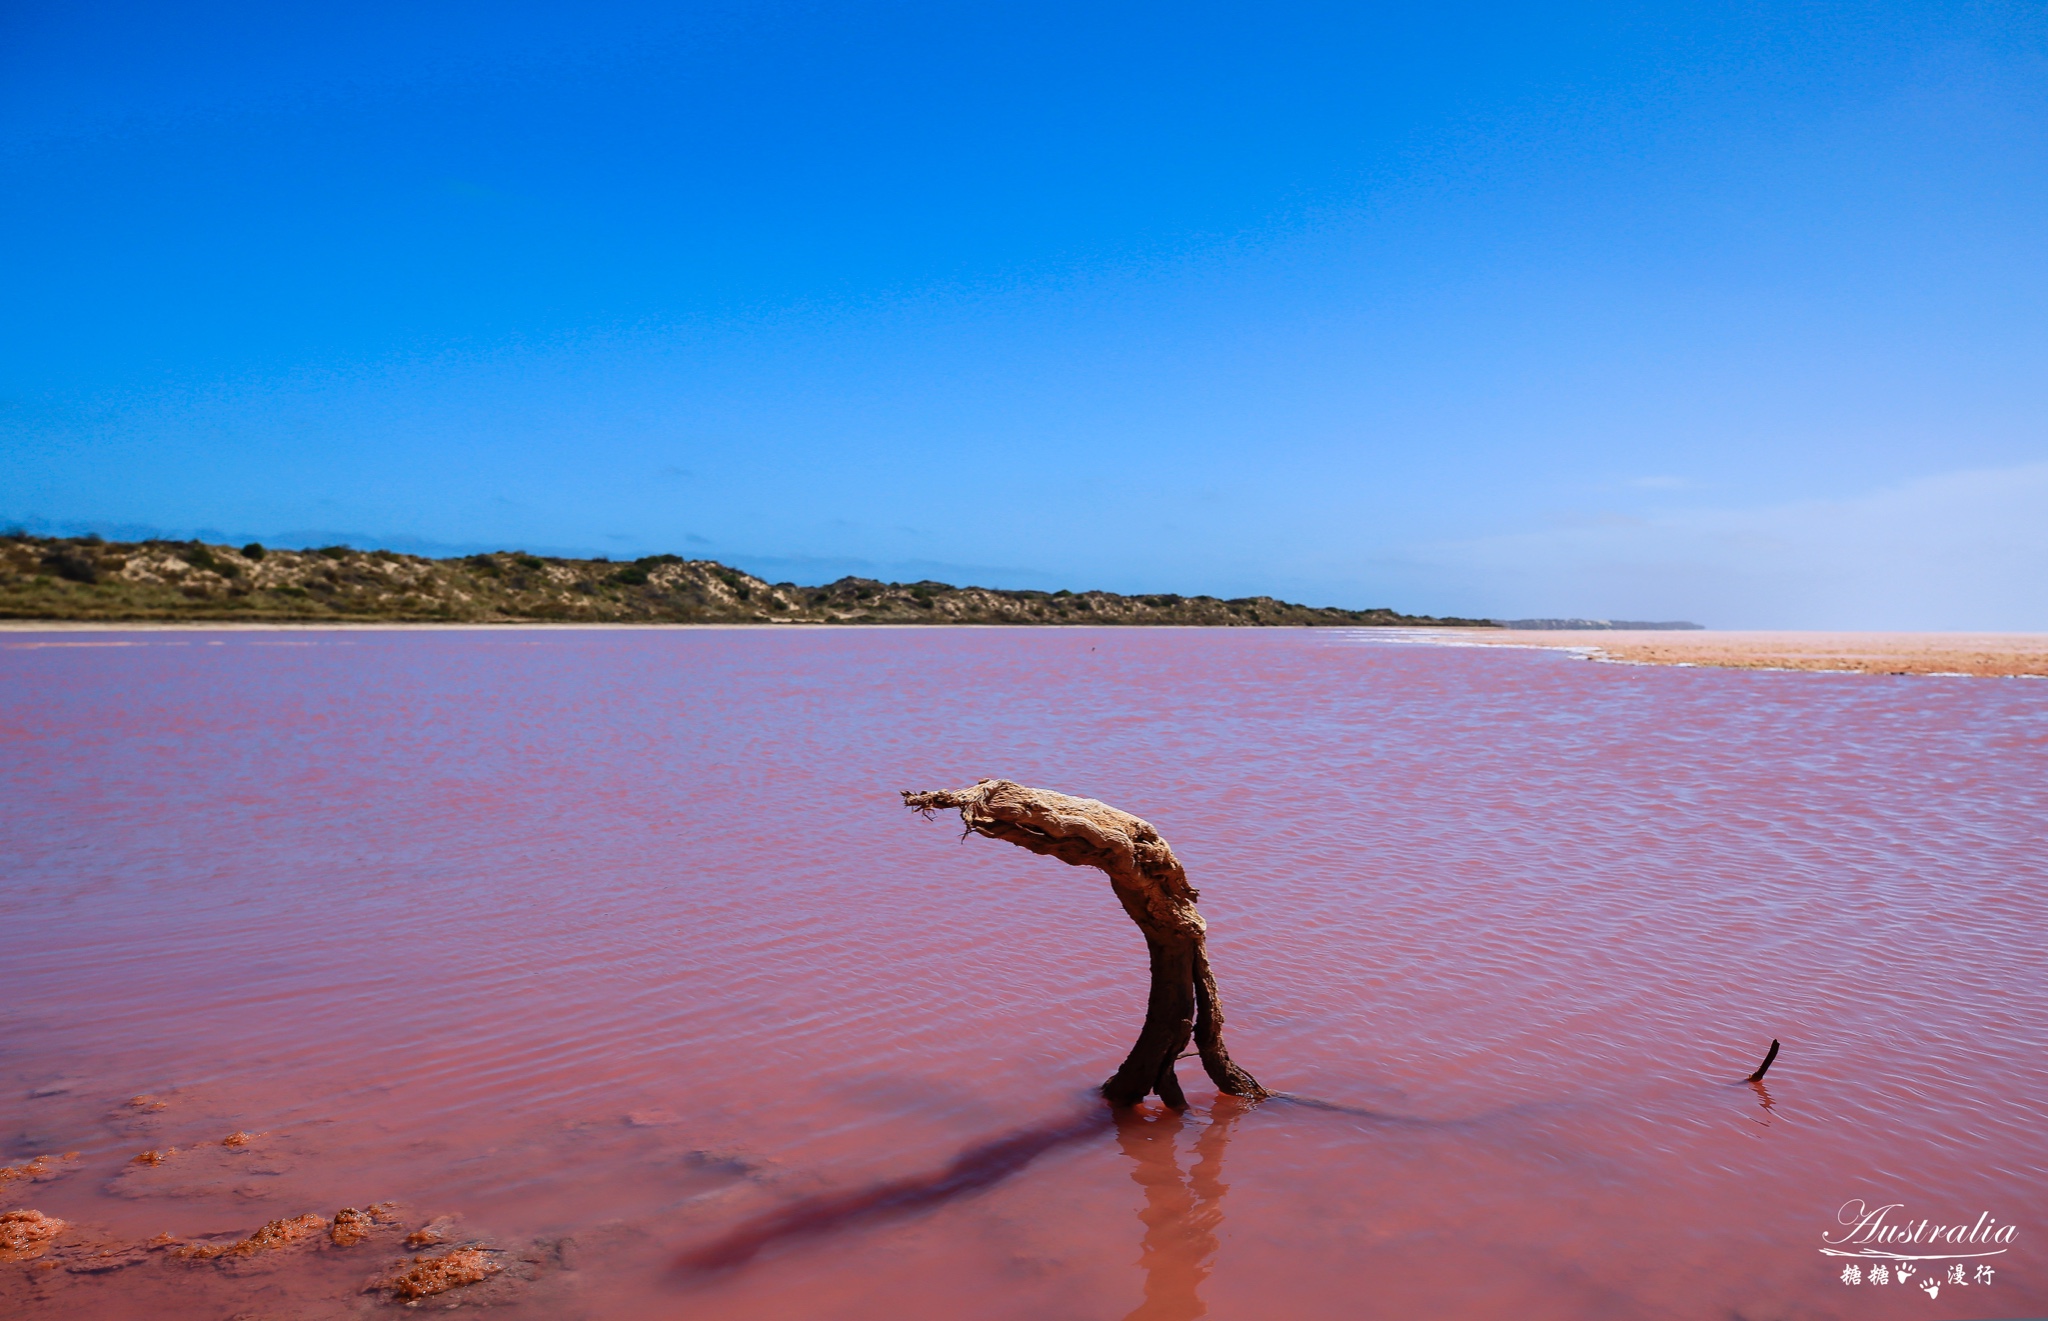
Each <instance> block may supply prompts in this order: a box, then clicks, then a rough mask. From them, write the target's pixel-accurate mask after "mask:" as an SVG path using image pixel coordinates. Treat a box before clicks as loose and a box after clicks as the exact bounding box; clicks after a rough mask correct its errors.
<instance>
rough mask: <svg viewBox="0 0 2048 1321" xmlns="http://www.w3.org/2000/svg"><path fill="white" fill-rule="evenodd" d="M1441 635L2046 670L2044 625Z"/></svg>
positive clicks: (1793, 659) (1840, 666)
mask: <svg viewBox="0 0 2048 1321" xmlns="http://www.w3.org/2000/svg"><path fill="white" fill-rule="evenodd" d="M1442 636H1444V637H1445V639H1446V640H1450V639H1452V638H1455V639H1456V641H1458V642H1463V643H1481V644H1485V645H1490V646H1512V647H1557V648H1561V649H1565V650H1572V651H1580V652H1584V653H1585V654H1586V655H1588V656H1589V657H1591V658H1592V659H1595V660H1608V661H1631V662H1634V663H1636V664H1641V665H1715V666H1725V667H1729V668H1734V669H1744V670H1832V671H1847V672H1852V673H1859V674H1969V675H1979V676H1985V677H2009V676H2014V675H2033V676H2038V677H2044V678H2048V633H1765V632H1748V633H1740V632H1725V633H1724V632H1717V631H1713V630H1709V631H1706V632H1691V631H1685V632H1665V631H1662V630H1654V631H1653V630H1641V631H1635V630H1620V629H1617V630H1615V631H1613V632H1596V631H1592V630H1587V631H1583V632H1582V631H1578V630H1557V631H1549V630H1535V629H1530V630H1521V629H1502V630H1500V631H1498V632H1496V631H1492V630H1486V631H1480V630H1471V631H1467V630H1462V629H1461V630H1459V631H1458V632H1457V633H1456V634H1450V633H1448V632H1447V633H1445V634H1443V635H1442Z"/></svg>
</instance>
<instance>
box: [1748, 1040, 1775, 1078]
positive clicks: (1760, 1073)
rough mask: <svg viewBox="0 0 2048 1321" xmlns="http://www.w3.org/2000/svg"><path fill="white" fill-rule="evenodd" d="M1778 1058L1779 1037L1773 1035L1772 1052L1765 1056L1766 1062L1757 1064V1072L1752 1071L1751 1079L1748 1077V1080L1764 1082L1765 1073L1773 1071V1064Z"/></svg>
mask: <svg viewBox="0 0 2048 1321" xmlns="http://www.w3.org/2000/svg"><path fill="white" fill-rule="evenodd" d="M1777 1058H1778V1039H1777V1038H1776V1037H1772V1038H1771V1052H1770V1054H1768V1055H1766V1056H1764V1062H1763V1063H1762V1064H1759V1065H1757V1066H1756V1072H1755V1073H1752V1074H1750V1075H1749V1079H1748V1081H1750V1082H1762V1081H1763V1080H1764V1075H1765V1074H1767V1073H1769V1072H1770V1071H1771V1065H1772V1063H1773V1062H1775V1061H1776V1060H1777Z"/></svg>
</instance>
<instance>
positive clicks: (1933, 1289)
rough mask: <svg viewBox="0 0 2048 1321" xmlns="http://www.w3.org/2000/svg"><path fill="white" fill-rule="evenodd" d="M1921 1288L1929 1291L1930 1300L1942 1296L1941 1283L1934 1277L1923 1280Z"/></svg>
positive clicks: (1930, 1276)
mask: <svg viewBox="0 0 2048 1321" xmlns="http://www.w3.org/2000/svg"><path fill="white" fill-rule="evenodd" d="M1920 1287H1921V1288H1923V1289H1925V1290H1926V1291H1927V1296H1928V1297H1929V1298H1939V1297H1940V1296H1941V1281H1940V1280H1937V1279H1935V1278H1934V1277H1933V1276H1932V1275H1929V1276H1926V1277H1925V1278H1923V1279H1922V1280H1921V1281H1920Z"/></svg>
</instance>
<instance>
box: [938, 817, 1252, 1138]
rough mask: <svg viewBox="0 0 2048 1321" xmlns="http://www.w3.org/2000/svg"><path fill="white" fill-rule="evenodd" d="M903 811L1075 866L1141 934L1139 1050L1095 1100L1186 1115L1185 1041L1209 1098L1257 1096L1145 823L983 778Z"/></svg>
mask: <svg viewBox="0 0 2048 1321" xmlns="http://www.w3.org/2000/svg"><path fill="white" fill-rule="evenodd" d="M903 804H904V806H906V807H909V808H912V809H914V810H916V811H919V812H923V813H924V814H925V815H926V816H930V815H931V813H932V812H933V811H935V810H939V809H942V808H957V809H959V812H960V819H961V820H962V821H963V822H965V823H966V826H967V829H968V831H969V832H970V833H973V834H977V835H987V836H988V837H989V838H990V839H1000V840H1006V841H1008V842H1009V843H1011V844H1015V845H1017V846H1018V847H1020V848H1027V849H1030V850H1031V851H1032V852H1033V853H1043V854H1045V855H1046V856H1047V857H1052V858H1058V859H1059V860H1060V861H1061V862H1064V863H1067V864H1068V865H1069V866H1074V867H1096V868H1100V869H1101V870H1102V871H1103V872H1104V873H1105V874H1107V875H1108V877H1109V881H1110V885H1111V887H1112V888H1113V889H1115V891H1116V897H1117V899H1118V900H1119V901H1120V902H1121V903H1122V904H1123V906H1124V911H1125V912H1126V913H1128V914H1130V917H1131V920H1132V921H1133V922H1136V923H1137V924H1138V930H1140V931H1141V932H1143V933H1144V935H1145V945H1146V948H1147V949H1148V950H1149V951H1150V952H1151V956H1152V994H1151V997H1150V999H1149V1000H1148V1002H1147V1003H1146V1006H1145V1026H1144V1028H1143V1029H1142V1030H1141V1031H1140V1032H1139V1034H1138V1042H1137V1044H1136V1045H1134V1046H1132V1047H1131V1053H1130V1055H1129V1056H1128V1057H1127V1058H1126V1059H1125V1060H1124V1063H1123V1067H1122V1068H1120V1069H1118V1070H1117V1071H1116V1074H1115V1076H1114V1077H1112V1078H1111V1079H1110V1080H1109V1081H1108V1082H1106V1083H1104V1084H1102V1094H1103V1095H1104V1096H1106V1097H1108V1098H1109V1100H1110V1101H1112V1102H1114V1103H1116V1104H1118V1105H1135V1104H1136V1103H1138V1102H1139V1101H1142V1100H1144V1099H1145V1097H1146V1096H1147V1095H1149V1094H1150V1093H1152V1092H1155V1091H1156V1092H1158V1093H1159V1098H1160V1099H1161V1100H1162V1101H1165V1102H1166V1103H1167V1104H1168V1105H1170V1106H1172V1107H1173V1108H1175V1109H1176V1110H1179V1109H1185V1108H1186V1107H1187V1098H1186V1097H1185V1096H1183V1095H1182V1094H1181V1090H1180V1082H1179V1081H1178V1080H1177V1079H1176V1078H1175V1077H1174V1076H1173V1062H1174V1060H1175V1059H1177V1058H1178V1057H1179V1056H1180V1053H1181V1051H1183V1050H1184V1049H1186V1048H1187V1044H1188V1040H1189V1038H1190V1037H1192V1038H1193V1040H1194V1043H1195V1048H1196V1050H1197V1051H1198V1052H1200V1054H1201V1057H1202V1067H1203V1068H1204V1069H1206V1070H1207V1071H1208V1074H1209V1077H1210V1079H1211V1080H1213V1081H1214V1082H1215V1084H1216V1086H1217V1088H1218V1090H1220V1091H1223V1092H1225V1093H1228V1094H1229V1095H1232V1096H1243V1097H1250V1098H1253V1099H1257V1098H1259V1097H1262V1096H1266V1095H1267V1094H1268V1093H1267V1091H1266V1089H1265V1088H1263V1087H1261V1086H1259V1084H1258V1081H1257V1080H1256V1079H1254V1078H1253V1077H1252V1076H1251V1075H1250V1074H1249V1073H1246V1072H1245V1071H1244V1070H1243V1069H1241V1068H1239V1067H1238V1066H1237V1065H1235V1064H1233V1063H1231V1060H1230V1053H1229V1052H1228V1051H1226V1050H1225V1049H1224V1048H1223V1006H1222V1004H1221V1003H1220V1002H1219V1001H1218V1000H1217V996H1216V978H1215V977H1214V975H1212V974H1211V973H1210V971H1209V955H1208V951H1207V949H1206V948H1205V946H1204V942H1203V933H1204V932H1205V931H1206V930H1207V928H1206V926H1205V924H1204V923H1203V921H1202V915H1201V914H1200V913H1198V912H1196V911H1195V899H1196V897H1197V892H1196V890H1195V888H1194V887H1193V886H1191V885H1189V884H1188V878H1187V873H1186V871H1184V870H1183V869H1182V868H1181V865H1180V860H1179V859H1178V858H1175V857H1174V856H1173V850H1172V849H1170V848H1168V847H1167V844H1166V841H1165V840H1163V839H1161V838H1160V837H1159V832H1158V831H1156V830H1154V829H1153V828H1152V827H1151V825H1150V824H1149V823H1147V822H1144V821H1141V820H1139V819H1138V818H1137V817H1134V816H1132V815H1131V814H1130V813H1128V812H1120V811H1118V810H1117V809H1116V808H1114V807H1110V806H1108V805H1106V804H1103V803H1098V802H1096V801H1095V800H1094V799H1092V798H1073V797H1069V796H1068V795H1066V794H1062V793H1054V792H1052V791H1051V790H1047V789H1027V788H1025V787H1024V786H1023V785H1021V784H1012V783H1011V782H1010V781H1008V780H982V781H981V782H979V783H977V784H976V785H974V786H973V787H972V788H968V789H953V790H939V791H937V792H934V793H910V792H908V791H906V792H905V793H904V795H903Z"/></svg>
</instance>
